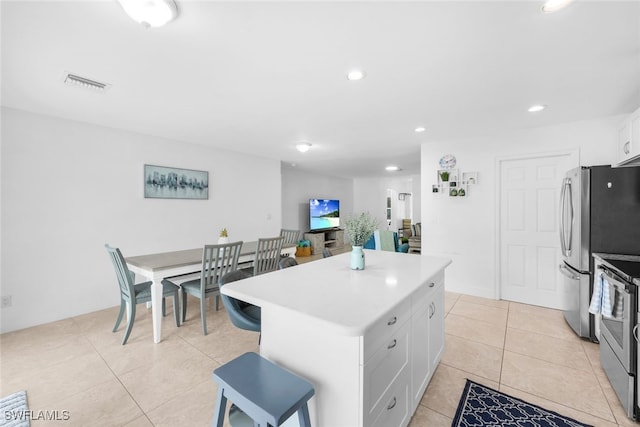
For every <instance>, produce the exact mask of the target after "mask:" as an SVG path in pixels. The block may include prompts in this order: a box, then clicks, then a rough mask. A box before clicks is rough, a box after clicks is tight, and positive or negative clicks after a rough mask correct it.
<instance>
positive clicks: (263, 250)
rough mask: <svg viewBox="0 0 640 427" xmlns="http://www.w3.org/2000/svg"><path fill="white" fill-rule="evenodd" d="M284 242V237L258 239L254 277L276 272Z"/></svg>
mask: <svg viewBox="0 0 640 427" xmlns="http://www.w3.org/2000/svg"><path fill="white" fill-rule="evenodd" d="M283 241H284V237H282V236H279V237H268V238H262V239H258V245H257V247H256V257H255V260H254V262H253V275H254V276H257V275H259V274H263V273H268V272H270V271H275V270H276V269H277V268H278V262H279V261H280V252H282V242H283Z"/></svg>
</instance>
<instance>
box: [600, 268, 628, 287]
mask: <svg viewBox="0 0 640 427" xmlns="http://www.w3.org/2000/svg"><path fill="white" fill-rule="evenodd" d="M598 270H600V271H601V272H602V274H604V277H605V278H606V279H607V282H608V283H609V284H610V285H613V286H614V287H615V288H616V289H618V290H620V291H623V292H626V293H628V294H631V293H634V292H633V289H632V287H631V285H630V284H629V283H625V282H624V281H622V280H621V279H619V278H618V276H617V275H616V274H615V273H614V272H613V271H611V270H609V269H608V268H607V267H605V266H603V265H601V266H599V267H598Z"/></svg>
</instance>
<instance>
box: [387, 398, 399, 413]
mask: <svg viewBox="0 0 640 427" xmlns="http://www.w3.org/2000/svg"><path fill="white" fill-rule="evenodd" d="M396 403H398V401H397V400H396V397H395V396H393V400H392V401H391V403H389V405H387V411H390V410H392V409H393V408H395V407H396Z"/></svg>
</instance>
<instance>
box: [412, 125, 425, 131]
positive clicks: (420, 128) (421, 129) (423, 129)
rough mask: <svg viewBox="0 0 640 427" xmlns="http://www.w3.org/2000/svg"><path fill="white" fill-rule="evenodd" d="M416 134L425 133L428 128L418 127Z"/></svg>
mask: <svg viewBox="0 0 640 427" xmlns="http://www.w3.org/2000/svg"><path fill="white" fill-rule="evenodd" d="M414 130H415V131H416V132H424V131H425V130H427V128H426V127H424V126H418V127H417V128H415V129H414Z"/></svg>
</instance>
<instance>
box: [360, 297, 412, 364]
mask: <svg viewBox="0 0 640 427" xmlns="http://www.w3.org/2000/svg"><path fill="white" fill-rule="evenodd" d="M410 318H411V299H410V298H407V299H405V300H404V301H402V302H401V303H400V304H398V305H397V306H395V307H394V308H393V309H392V310H390V311H389V312H388V313H386V314H385V315H384V316H382V317H381V318H380V319H379V320H378V321H377V322H376V323H375V324H374V325H373V326H372V327H371V328H370V329H369V330H367V332H366V333H365V336H364V344H363V347H364V354H363V361H364V363H367V360H369V358H370V357H371V356H373V354H374V353H375V352H376V351H377V350H378V348H380V347H381V346H382V345H383V344H386V343H387V341H389V339H390V338H391V336H392V335H393V334H395V333H396V332H397V331H398V330H399V329H400V328H401V327H402V326H403V325H404V324H405V323H406V322H407V320H409V319H410Z"/></svg>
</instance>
